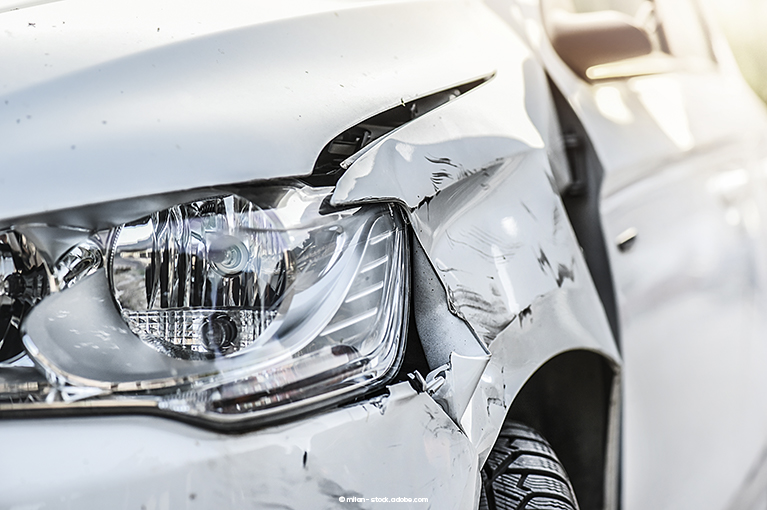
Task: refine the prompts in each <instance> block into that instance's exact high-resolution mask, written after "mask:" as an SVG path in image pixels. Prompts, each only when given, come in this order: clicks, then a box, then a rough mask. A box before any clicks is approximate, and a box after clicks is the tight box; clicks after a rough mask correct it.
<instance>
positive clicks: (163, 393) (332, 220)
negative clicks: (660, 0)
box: [0, 187, 408, 423]
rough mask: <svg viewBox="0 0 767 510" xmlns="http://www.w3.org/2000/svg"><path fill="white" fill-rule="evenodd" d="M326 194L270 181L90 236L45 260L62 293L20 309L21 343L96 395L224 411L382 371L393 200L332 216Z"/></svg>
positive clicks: (284, 406) (391, 305) (60, 380)
mask: <svg viewBox="0 0 767 510" xmlns="http://www.w3.org/2000/svg"><path fill="white" fill-rule="evenodd" d="M326 197H327V190H317V189H314V188H308V187H306V188H297V187H279V188H268V189H267V188H265V189H261V190H260V191H258V192H254V193H250V194H245V193H244V194H243V195H242V196H238V195H224V196H219V197H214V198H206V199H204V200H199V201H195V202H190V203H185V204H179V205H177V206H174V207H171V208H169V209H166V210H162V211H158V212H156V213H154V214H151V215H149V216H147V217H144V218H141V219H139V220H136V221H133V222H131V223H128V224H125V225H122V226H120V227H117V228H115V229H113V230H111V231H108V232H107V231H104V232H99V233H97V234H95V235H94V236H92V237H91V238H90V239H88V240H87V241H86V242H84V243H81V244H79V245H77V246H75V247H73V248H72V249H71V250H70V251H69V252H67V253H65V254H64V255H63V256H62V257H61V258H60V259H59V261H58V262H57V263H56V264H54V265H53V268H52V270H51V273H52V275H53V276H52V278H53V280H54V281H55V282H57V285H58V287H59V289H62V290H61V291H60V292H54V293H52V294H51V295H50V296H49V297H47V298H45V299H43V300H42V302H40V303H39V304H37V305H36V306H35V307H34V308H33V309H32V311H31V312H30V313H29V315H28V317H27V318H26V319H25V321H24V323H23V327H22V331H23V333H24V345H25V346H26V349H27V352H28V353H29V355H30V357H31V358H32V359H33V360H34V361H35V362H36V364H37V365H38V366H40V367H42V368H43V369H44V371H45V373H46V375H47V378H48V380H49V381H52V382H55V385H54V388H59V391H61V390H62V388H67V389H68V390H67V391H69V393H68V394H69V395H71V394H73V392H72V391H71V390H72V389H73V388H79V389H80V390H79V391H75V392H74V394H81V395H85V397H84V398H85V399H86V400H87V401H88V405H89V406H90V407H93V406H94V405H96V404H98V403H99V402H107V401H109V402H110V405H112V406H113V405H114V402H115V401H116V400H117V401H121V402H125V401H126V400H127V399H130V400H131V402H134V403H135V402H143V403H144V404H146V405H147V406H152V407H154V408H157V409H160V410H165V411H170V412H174V413H182V414H184V415H187V416H192V417H195V418H203V419H206V420H209V421H213V422H218V423H235V422H238V423H239V422H242V421H243V420H248V419H256V418H260V419H268V418H269V417H270V416H277V415H279V416H283V415H284V413H286V412H289V411H290V410H293V409H305V408H309V407H312V406H316V405H320V404H321V403H322V404H324V403H326V402H330V401H332V400H334V399H337V398H341V397H346V396H348V395H349V394H350V393H355V392H358V391H361V390H363V389H366V388H367V387H369V386H370V384H371V383H375V382H380V381H384V380H386V378H387V377H388V376H389V375H391V374H392V373H393V371H395V370H396V367H397V365H398V362H399V358H400V356H401V351H402V349H401V345H400V344H401V342H402V341H403V331H404V328H405V327H406V324H405V320H406V316H407V315H406V306H407V305H406V303H407V299H405V296H406V292H407V273H408V271H407V267H406V264H407V257H406V256H405V250H406V245H405V243H406V236H405V235H404V228H403V221H402V218H401V216H400V214H399V212H398V210H397V209H396V208H394V207H392V206H389V205H370V206H364V207H359V208H356V209H350V210H343V211H332V212H327V211H324V210H323V203H324V200H325V199H326ZM0 372H2V370H0ZM54 391H55V390H54ZM1 398H2V396H1V395H0V399H1ZM62 398H63V397H62ZM48 400H51V397H50V395H49V396H48ZM54 400H55V399H54ZM64 400H67V399H66V398H64ZM70 400H77V398H74V399H73V398H71V397H70ZM17 407H18V406H17ZM6 408H7V406H6V407H3V405H2V404H0V410H3V409H6Z"/></svg>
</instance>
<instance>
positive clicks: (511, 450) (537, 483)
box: [479, 421, 578, 510]
mask: <svg viewBox="0 0 767 510" xmlns="http://www.w3.org/2000/svg"><path fill="white" fill-rule="evenodd" d="M479 508H480V510H523V509H524V510H578V503H577V501H576V499H575V492H573V487H572V485H571V484H570V480H569V478H568V477H567V473H566V472H565V469H564V468H563V467H562V463H561V462H559V459H558V458H557V456H556V454H555V453H554V450H552V449H551V445H549V443H548V442H547V441H546V440H545V439H544V438H543V437H542V436H541V435H540V434H539V433H538V432H536V431H535V430H534V429H532V428H530V427H528V426H527V425H523V424H521V423H517V422H512V421H507V422H506V423H505V424H504V425H503V428H502V429H501V433H500V435H499V436H498V439H497V440H496V442H495V446H493V449H492V451H491V452H490V456H489V457H488V458H487V462H486V463H485V466H484V467H483V468H482V492H481V495H480V500H479Z"/></svg>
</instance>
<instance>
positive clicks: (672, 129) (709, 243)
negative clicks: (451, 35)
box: [540, 0, 767, 510]
mask: <svg viewBox="0 0 767 510" xmlns="http://www.w3.org/2000/svg"><path fill="white" fill-rule="evenodd" d="M543 7H544V13H546V14H550V13H551V12H552V10H556V9H565V10H566V12H568V15H573V16H576V17H577V16H578V15H581V14H586V15H594V13H602V14H603V13H604V12H607V11H610V12H611V13H612V12H620V13H622V15H624V16H626V17H630V18H632V19H633V21H632V23H633V24H634V25H636V26H638V27H641V28H642V29H643V30H644V31H646V32H647V33H648V34H649V36H650V37H649V41H650V43H651V46H652V47H651V50H650V51H649V52H648V53H647V54H645V55H642V56H640V57H634V58H631V59H628V60H625V61H623V62H619V63H617V64H614V65H613V64H612V63H608V65H602V66H600V65H596V66H593V67H590V68H589V69H587V70H585V74H586V75H585V76H584V75H583V74H581V75H579V73H578V72H577V70H575V71H574V69H573V66H572V65H570V66H568V65H566V64H564V62H563V59H562V58H561V57H560V55H557V54H556V53H557V51H556V49H555V48H554V45H547V43H544V44H542V46H541V49H540V55H541V58H542V59H543V60H544V61H545V62H546V64H547V67H548V69H549V72H550V74H551V77H552V81H553V83H554V84H555V86H556V87H557V88H559V89H560V90H561V92H562V94H563V96H564V97H565V98H566V99H567V103H568V105H569V107H571V108H572V110H573V111H574V112H575V114H576V115H577V117H578V118H579V120H580V122H581V123H582V125H583V128H584V131H585V135H586V136H587V137H588V138H589V140H590V142H591V144H593V147H594V151H595V154H596V157H597V158H598V160H599V162H600V163H601V166H602V167H603V175H602V176H601V177H602V182H601V191H600V197H599V200H600V202H599V203H600V206H599V209H600V217H601V223H602V229H603V232H604V238H605V245H606V249H607V254H608V259H609V265H610V266H611V271H612V276H613V283H614V296H615V301H616V303H617V322H618V328H617V329H618V331H619V336H620V338H619V341H620V346H621V352H622V356H623V360H624V373H623V385H624V386H623V387H624V392H623V398H624V407H623V409H624V414H623V438H622V445H623V448H622V480H623V484H622V488H623V489H622V490H623V508H625V509H628V510H632V509H646V508H655V509H664V508H669V509H670V508H727V507H732V508H736V507H737V508H749V507H750V506H752V505H753V504H756V503H758V502H759V501H760V498H762V497H763V494H764V481H763V478H764V477H763V476H762V477H761V478H760V476H756V475H755V473H756V474H758V473H759V471H758V470H759V468H760V467H761V462H762V459H763V456H762V453H761V451H762V449H763V447H764V445H765V440H766V439H767V406H765V405H764V395H765V393H766V390H767V370H765V367H766V366H767V338H765V335H764V321H763V320H762V319H761V316H762V315H764V314H763V313H762V310H763V309H764V306H765V305H764V295H763V289H764V282H765V279H764V274H765V272H764V261H765V260H767V259H765V257H764V250H763V247H762V240H763V235H764V232H763V222H764V218H765V216H764V214H763V212H762V210H761V209H762V207H763V206H762V205H761V204H762V203H761V202H760V201H759V195H760V193H761V191H760V186H763V183H762V180H763V177H762V176H763V173H764V172H763V168H764V167H763V164H762V161H763V159H762V158H763V151H761V150H760V143H759V142H760V138H761V133H763V131H764V112H763V107H762V106H761V104H760V103H758V102H757V101H756V100H755V98H754V96H753V95H752V94H751V93H750V91H749V90H748V89H747V87H746V86H745V85H744V83H743V82H742V80H741V78H740V76H739V74H738V73H737V70H735V69H734V66H733V64H732V63H731V58H730V56H729V55H728V53H727V49H726V48H725V47H724V46H722V45H721V43H720V42H718V40H717V39H716V38H713V43H712V38H711V37H710V33H709V30H708V29H707V27H706V26H705V25H704V24H703V23H702V22H701V20H702V17H701V12H700V10H699V7H698V6H697V5H695V4H694V3H692V2H691V1H690V2H688V1H686V0H684V1H678V0H677V1H666V0H657V1H656V2H639V1H636V2H632V1H619V0H605V1H575V2H573V3H572V4H570V5H564V6H563V3H562V2H557V5H548V4H544V6H543ZM576 21H577V19H576ZM545 22H546V20H545V19H544V23H545ZM549 35H550V36H551V31H550V30H549ZM560 51H561V50H560ZM621 66H622V67H621ZM589 73H590V74H589ZM589 171H594V169H593V168H592V169H589ZM606 269H607V268H602V270H606ZM596 270H597V271H598V270H599V268H597V269H596ZM594 271H595V268H592V272H594Z"/></svg>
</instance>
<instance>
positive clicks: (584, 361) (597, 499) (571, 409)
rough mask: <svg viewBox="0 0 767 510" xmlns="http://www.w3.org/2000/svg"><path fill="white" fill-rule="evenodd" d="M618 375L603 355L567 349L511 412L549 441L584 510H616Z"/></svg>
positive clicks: (528, 383) (518, 397)
mask: <svg viewBox="0 0 767 510" xmlns="http://www.w3.org/2000/svg"><path fill="white" fill-rule="evenodd" d="M619 377H620V372H619V369H618V367H617V365H616V363H615V362H614V361H613V360H611V359H610V358H608V357H607V356H605V355H603V354H602V353H599V352H596V351H593V350H586V349H573V350H569V351H565V352H562V353H559V354H557V355H555V356H554V357H552V358H551V359H549V360H548V361H546V362H545V363H544V364H543V365H542V366H540V367H539V368H538V369H537V370H536V371H535V372H534V373H533V374H532V375H531V376H530V377H529V378H528V379H527V381H526V382H525V383H524V385H523V386H522V388H521V389H520V390H519V391H518V392H517V394H516V397H515V398H514V400H513V402H512V403H511V406H510V408H509V411H508V413H507V419H509V420H514V421H518V422H522V423H525V424H527V425H529V426H531V427H533V428H535V429H536V430H538V431H539V432H540V433H541V434H542V435H543V436H544V437H545V438H546V439H547V440H548V441H549V443H550V444H551V446H552V448H553V449H554V451H555V452H556V453H557V456H558V457H559V459H560V460H561V462H562V464H563V465H564V467H565V469H566V471H567V473H568V475H569V476H570V481H571V483H572V485H573V488H574V490H575V494H576V496H577V497H578V500H579V503H580V507H581V509H583V510H588V509H602V508H615V503H616V501H615V499H616V493H617V490H616V489H617V486H616V482H617V478H616V476H615V475H616V472H615V468H616V467H617V464H618V463H617V460H618V459H617V455H618V448H616V445H617V431H618V429H617V423H618V419H619V412H620V407H619V398H620V390H619V388H620V385H619Z"/></svg>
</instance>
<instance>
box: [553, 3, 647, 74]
mask: <svg viewBox="0 0 767 510" xmlns="http://www.w3.org/2000/svg"><path fill="white" fill-rule="evenodd" d="M545 16H546V18H545V23H546V32H548V36H549V40H550V41H551V45H552V46H553V47H554V50H555V51H556V52H557V53H558V54H559V56H560V58H561V59H562V60H563V61H564V62H565V64H567V65H568V66H569V67H570V69H572V70H573V71H575V73H576V74H578V75H579V76H581V77H582V78H586V79H588V78H589V76H588V74H587V71H588V70H589V68H591V67H594V66H598V65H602V64H610V63H613V62H618V61H621V60H626V59H629V58H634V57H640V56H643V55H649V54H650V53H651V52H652V44H651V43H650V37H649V35H648V34H647V32H646V31H645V30H644V29H643V28H641V27H639V26H637V25H635V24H634V20H633V18H632V17H631V16H628V15H626V14H623V13H620V12H617V11H598V12H588V13H572V12H568V11H565V10H563V9H552V10H551V11H548V12H546V13H545Z"/></svg>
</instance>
